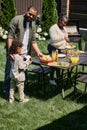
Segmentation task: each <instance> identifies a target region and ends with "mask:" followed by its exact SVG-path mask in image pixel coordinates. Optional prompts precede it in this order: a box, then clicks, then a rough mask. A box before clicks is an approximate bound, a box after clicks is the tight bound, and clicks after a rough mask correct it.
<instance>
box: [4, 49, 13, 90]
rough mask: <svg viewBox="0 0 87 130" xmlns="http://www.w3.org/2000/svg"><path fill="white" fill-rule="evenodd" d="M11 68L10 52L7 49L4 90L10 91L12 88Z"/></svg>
mask: <svg viewBox="0 0 87 130" xmlns="http://www.w3.org/2000/svg"><path fill="white" fill-rule="evenodd" d="M10 69H11V63H10V59H9V54H8V52H7V51H6V65H5V76H4V83H3V90H6V91H9V89H10Z"/></svg>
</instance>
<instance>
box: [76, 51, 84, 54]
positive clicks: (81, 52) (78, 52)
mask: <svg viewBox="0 0 87 130" xmlns="http://www.w3.org/2000/svg"><path fill="white" fill-rule="evenodd" d="M76 53H77V54H78V55H80V54H83V53H84V51H80V50H77V51H76Z"/></svg>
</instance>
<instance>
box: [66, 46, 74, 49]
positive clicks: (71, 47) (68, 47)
mask: <svg viewBox="0 0 87 130" xmlns="http://www.w3.org/2000/svg"><path fill="white" fill-rule="evenodd" d="M75 47H76V46H66V49H73V48H75Z"/></svg>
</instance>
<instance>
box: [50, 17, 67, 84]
mask: <svg viewBox="0 0 87 130" xmlns="http://www.w3.org/2000/svg"><path fill="white" fill-rule="evenodd" d="M67 22H68V17H67V16H66V15H60V16H59V19H58V22H57V23H56V24H54V25H52V26H51V27H50V29H49V35H50V43H49V45H48V51H49V54H50V55H51V54H52V51H55V50H56V49H58V50H59V53H60V49H61V48H65V47H66V46H67V45H68V46H69V38H68V33H67V31H66V29H65V27H64V26H66V24H67ZM57 74H59V70H58V69H57ZM53 75H54V71H52V73H51V74H50V83H51V84H53V85H56V82H55V80H54V76H53Z"/></svg>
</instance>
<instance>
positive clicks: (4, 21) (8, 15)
mask: <svg viewBox="0 0 87 130" xmlns="http://www.w3.org/2000/svg"><path fill="white" fill-rule="evenodd" d="M15 15H16V9H15V6H14V0H1V12H0V24H1V26H2V27H3V28H4V29H5V30H7V29H8V24H9V22H10V20H11V19H12V18H13V17H14V16H15Z"/></svg>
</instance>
